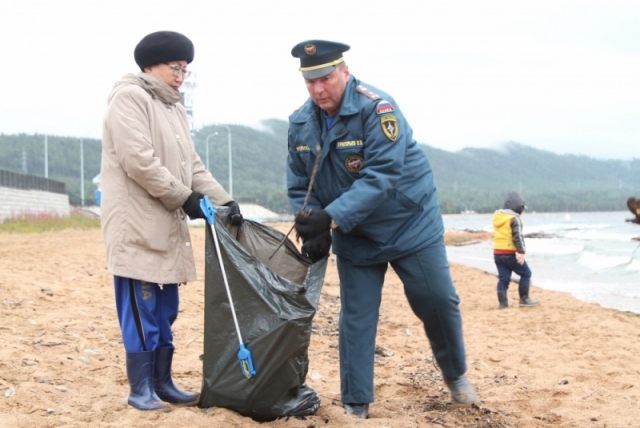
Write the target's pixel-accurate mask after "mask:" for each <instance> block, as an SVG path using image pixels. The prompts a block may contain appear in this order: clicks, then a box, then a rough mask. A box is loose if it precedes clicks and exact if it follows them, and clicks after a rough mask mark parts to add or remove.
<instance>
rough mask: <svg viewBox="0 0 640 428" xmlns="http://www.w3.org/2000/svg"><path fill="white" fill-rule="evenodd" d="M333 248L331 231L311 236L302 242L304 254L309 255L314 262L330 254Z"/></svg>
mask: <svg viewBox="0 0 640 428" xmlns="http://www.w3.org/2000/svg"><path fill="white" fill-rule="evenodd" d="M330 248H331V232H330V231H328V230H327V231H326V232H324V233H322V234H320V235H318V236H316V237H315V238H311V239H309V240H307V241H305V242H304V244H302V254H304V255H305V256H307V257H309V258H310V259H311V261H312V262H314V263H315V262H317V261H318V260H321V259H323V258H324V257H326V256H328V255H329V249H330Z"/></svg>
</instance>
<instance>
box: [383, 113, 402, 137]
mask: <svg viewBox="0 0 640 428" xmlns="http://www.w3.org/2000/svg"><path fill="white" fill-rule="evenodd" d="M380 126H381V127H382V132H384V135H386V136H387V138H388V139H389V140H391V141H394V142H395V141H396V140H397V139H398V135H399V134H400V130H399V129H398V119H396V117H395V116H393V115H389V116H383V117H381V118H380Z"/></svg>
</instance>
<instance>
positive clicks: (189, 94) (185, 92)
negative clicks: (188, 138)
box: [180, 71, 197, 131]
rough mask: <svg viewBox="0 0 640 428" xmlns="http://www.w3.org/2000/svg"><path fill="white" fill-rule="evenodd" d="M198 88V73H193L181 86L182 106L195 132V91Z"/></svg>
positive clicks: (190, 127) (190, 126)
mask: <svg viewBox="0 0 640 428" xmlns="http://www.w3.org/2000/svg"><path fill="white" fill-rule="evenodd" d="M196 86H197V83H196V73H195V71H192V72H191V75H190V76H189V77H188V78H187V80H185V81H184V82H183V83H182V86H180V95H181V97H180V104H182V105H183V106H184V108H185V110H187V119H188V120H189V129H191V131H193V123H194V122H193V91H194V90H195V88H196Z"/></svg>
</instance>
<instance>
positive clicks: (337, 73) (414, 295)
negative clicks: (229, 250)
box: [287, 40, 477, 419]
mask: <svg viewBox="0 0 640 428" xmlns="http://www.w3.org/2000/svg"><path fill="white" fill-rule="evenodd" d="M347 50H349V46H348V45H345V44H343V43H336V42H330V41H325V40H309V41H305V42H301V43H298V44H297V45H296V46H295V47H294V48H293V49H292V50H291V54H292V55H293V56H294V57H295V58H299V59H300V68H299V70H300V71H301V72H302V77H303V79H304V83H305V85H306V88H307V91H308V93H309V98H308V99H307V101H306V102H305V103H304V105H303V106H302V107H300V108H299V109H298V110H297V111H296V112H294V113H293V114H292V115H291V116H290V117H289V157H288V162H287V165H288V172H287V180H288V196H289V201H290V202H291V206H292V207H293V211H294V212H295V213H296V217H295V228H296V231H297V232H298V235H299V236H300V237H301V238H302V240H303V245H302V250H303V252H304V253H305V254H307V255H308V256H309V258H310V259H311V260H312V261H317V260H320V259H322V258H324V257H327V256H328V255H329V250H330V247H331V245H332V243H333V251H334V252H335V253H336V254H337V266H338V275H339V276H340V301H341V310H340V321H339V329H340V335H339V353H340V384H341V398H342V405H343V407H344V409H345V411H346V412H347V413H348V414H350V415H353V416H355V417H358V418H363V419H366V418H367V417H368V415H369V404H370V403H372V402H373V401H374V394H373V393H374V382H373V375H374V360H375V358H374V357H375V342H376V330H377V326H378V320H379V315H380V313H379V311H380V301H381V296H382V287H383V283H384V277H385V273H386V272H387V269H388V267H389V265H391V267H393V269H394V271H395V272H396V273H397V274H398V276H399V277H400V279H401V280H402V283H403V284H404V292H405V294H406V296H407V299H408V301H409V304H410V306H411V308H412V310H413V312H414V313H415V314H416V316H417V317H418V318H419V319H420V320H421V321H422V324H423V326H424V330H425V332H426V335H427V337H428V339H429V342H430V344H431V348H432V350H433V353H434V355H435V359H436V361H437V362H438V365H439V367H440V369H441V370H442V375H443V379H444V383H445V385H446V386H447V388H448V389H449V390H450V391H451V395H452V398H453V401H454V404H458V405H460V404H463V405H464V404H466V405H469V404H472V403H474V402H475V401H476V399H477V395H476V391H475V389H474V388H473V386H472V385H471V383H470V382H469V381H468V380H467V378H466V376H465V372H466V370H467V366H466V355H465V349H464V341H463V336H462V318H461V315H460V308H459V306H458V304H459V302H460V300H459V297H458V295H457V293H456V290H455V288H454V285H453V281H452V280H451V273H450V271H449V263H448V261H447V253H446V250H445V246H444V239H443V233H444V226H443V223H442V216H441V214H440V209H439V207H438V201H437V196H436V189H435V186H434V184H433V172H432V170H431V166H430V165H429V161H428V159H427V157H426V156H425V154H424V152H423V151H422V149H421V148H420V146H418V144H417V143H416V141H415V140H414V139H413V133H412V130H411V127H410V126H409V123H408V122H407V120H406V119H405V117H404V116H403V115H402V112H401V110H400V108H399V107H398V104H397V103H396V102H395V101H394V99H393V98H392V97H391V96H389V95H388V94H386V93H384V92H382V91H380V90H378V89H376V88H374V87H373V86H370V85H368V84H366V83H364V82H362V81H360V80H358V79H356V78H355V77H354V76H353V75H351V73H350V72H349V67H348V66H347V65H346V64H345V62H344V58H343V55H342V53H343V52H346V51H347ZM380 55H382V52H380ZM316 146H320V149H321V151H320V152H319V151H318V150H317V149H316ZM316 159H318V163H317V164H316ZM315 165H317V175H315V181H314V183H313V184H314V185H313V187H312V189H311V191H310V194H309V196H307V191H308V189H309V185H310V182H311V180H313V178H312V176H313V175H314V166H315ZM307 197H308V206H307V207H306V208H305V209H306V210H307V211H306V212H304V213H300V212H299V211H300V210H301V209H302V207H303V205H304V204H305V203H306V200H307Z"/></svg>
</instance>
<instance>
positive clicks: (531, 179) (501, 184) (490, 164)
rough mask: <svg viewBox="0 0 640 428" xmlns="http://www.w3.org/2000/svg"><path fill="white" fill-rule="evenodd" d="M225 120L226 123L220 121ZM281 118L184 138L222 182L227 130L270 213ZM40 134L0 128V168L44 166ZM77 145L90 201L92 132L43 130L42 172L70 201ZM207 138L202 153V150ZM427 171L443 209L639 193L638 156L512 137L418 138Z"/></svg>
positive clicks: (541, 204) (279, 171)
mask: <svg viewBox="0 0 640 428" xmlns="http://www.w3.org/2000/svg"><path fill="white" fill-rule="evenodd" d="M227 127H228V129H227ZM287 129H288V124H287V122H285V121H282V120H278V119H269V120H265V121H263V122H262V123H261V126H260V128H259V129H256V128H252V127H248V126H242V125H232V124H229V125H207V126H204V127H202V128H200V129H197V130H194V131H193V133H192V138H193V142H194V146H195V149H196V151H197V153H198V154H199V156H200V158H201V159H202V161H203V162H204V163H205V164H207V159H208V164H209V170H210V171H211V173H212V174H213V176H214V177H215V178H216V179H217V180H218V181H219V182H220V183H221V184H222V186H223V187H225V189H227V190H229V131H230V133H231V155H232V156H231V158H232V174H233V177H232V181H233V196H234V198H235V199H236V200H237V201H239V202H240V203H243V202H244V203H256V204H259V205H262V206H264V207H266V208H268V209H270V210H272V211H275V212H277V213H291V208H290V206H289V202H288V199H287V194H286V157H287ZM44 138H45V136H44V135H41V134H31V135H28V134H13V135H5V134H0V168H2V169H6V170H9V171H13V172H19V173H27V174H32V175H37V176H44V174H45V160H44V158H45V157H44ZM81 145H82V154H83V157H82V159H83V164H84V195H85V204H86V205H88V204H91V203H92V202H93V195H94V191H95V189H96V186H95V185H94V184H93V182H92V179H93V178H94V177H95V176H97V175H98V174H99V173H100V158H101V150H102V149H101V142H100V140H99V139H91V138H83V139H80V138H76V137H61V136H47V152H48V162H47V164H48V175H49V178H50V179H53V180H58V181H61V182H64V183H65V185H66V189H67V192H68V193H69V197H70V201H71V202H72V203H73V204H75V205H78V204H79V202H80V194H81V191H80V187H81V184H80V183H81V181H80V165H81V161H80V159H81V151H80V146H81ZM207 146H208V157H207ZM421 147H422V149H423V150H424V151H425V153H426V154H427V157H428V158H429V161H430V163H431V166H432V168H433V171H434V181H435V184H436V187H437V192H438V200H439V203H440V207H441V210H442V212H443V213H445V214H451V213H459V212H462V211H464V210H473V211H475V212H478V213H489V212H493V211H494V210H495V209H497V208H500V207H501V206H502V203H503V200H504V197H505V195H506V194H507V193H508V192H509V191H513V190H516V191H519V192H520V193H521V194H522V195H523V196H524V198H525V199H526V201H527V207H528V208H529V210H530V211H538V212H554V211H612V210H626V200H627V198H628V197H629V196H636V197H640V159H631V160H598V159H594V158H590V157H587V156H576V155H557V154H554V153H551V152H548V151H544V150H538V149H535V148H532V147H528V146H524V145H521V144H518V143H508V144H506V145H504V146H503V147H501V149H500V150H492V149H478V148H467V149H463V150H460V151H457V152H448V151H445V150H441V149H437V148H434V147H431V146H428V145H421Z"/></svg>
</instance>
